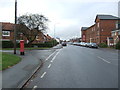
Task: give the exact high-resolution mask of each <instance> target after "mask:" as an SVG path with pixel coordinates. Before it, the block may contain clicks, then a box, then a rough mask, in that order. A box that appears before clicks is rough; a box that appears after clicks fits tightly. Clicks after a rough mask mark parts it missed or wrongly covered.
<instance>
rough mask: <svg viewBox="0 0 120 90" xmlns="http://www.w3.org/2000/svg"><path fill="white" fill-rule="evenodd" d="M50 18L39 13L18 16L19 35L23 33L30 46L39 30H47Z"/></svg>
mask: <svg viewBox="0 0 120 90" xmlns="http://www.w3.org/2000/svg"><path fill="white" fill-rule="evenodd" d="M48 21H49V20H48V19H47V18H46V17H45V16H44V15H39V14H26V15H22V16H20V17H18V25H17V35H18V36H20V35H19V34H20V33H22V34H23V35H24V36H25V37H26V38H27V40H28V41H29V42H28V45H29V46H30V45H31V44H32V42H33V41H34V40H35V39H36V36H37V35H38V32H45V31H46V29H47V28H48V27H47V22H48Z"/></svg>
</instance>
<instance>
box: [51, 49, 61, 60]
mask: <svg viewBox="0 0 120 90" xmlns="http://www.w3.org/2000/svg"><path fill="white" fill-rule="evenodd" d="M60 50H61V49H60ZM60 50H59V51H58V52H57V53H56V55H55V56H54V57H53V58H52V60H51V61H50V62H53V61H54V60H55V58H56V56H57V55H58V54H59V53H60Z"/></svg>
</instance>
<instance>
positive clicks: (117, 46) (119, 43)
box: [115, 41, 120, 50]
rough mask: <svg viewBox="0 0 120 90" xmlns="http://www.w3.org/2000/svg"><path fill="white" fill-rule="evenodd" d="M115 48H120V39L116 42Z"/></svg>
mask: <svg viewBox="0 0 120 90" xmlns="http://www.w3.org/2000/svg"><path fill="white" fill-rule="evenodd" d="M115 48H116V49H119V50H120V41H119V42H118V43H117V44H116V46H115Z"/></svg>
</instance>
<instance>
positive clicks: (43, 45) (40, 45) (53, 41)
mask: <svg viewBox="0 0 120 90" xmlns="http://www.w3.org/2000/svg"><path fill="white" fill-rule="evenodd" d="M57 44H58V42H57V41H56V40H52V41H49V42H45V43H39V44H32V47H34V46H37V47H53V46H55V45H57Z"/></svg>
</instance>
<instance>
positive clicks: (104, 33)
mask: <svg viewBox="0 0 120 90" xmlns="http://www.w3.org/2000/svg"><path fill="white" fill-rule="evenodd" d="M118 19H119V18H118V17H115V16H112V15H97V16H96V18H95V24H94V25H92V26H90V27H89V28H87V29H86V30H85V32H83V31H82V36H83V35H86V38H85V40H84V41H86V42H94V43H97V44H100V43H106V44H107V37H111V31H112V30H115V29H116V25H117V23H118ZM83 33H84V34H83ZM82 38H83V37H82Z"/></svg>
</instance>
